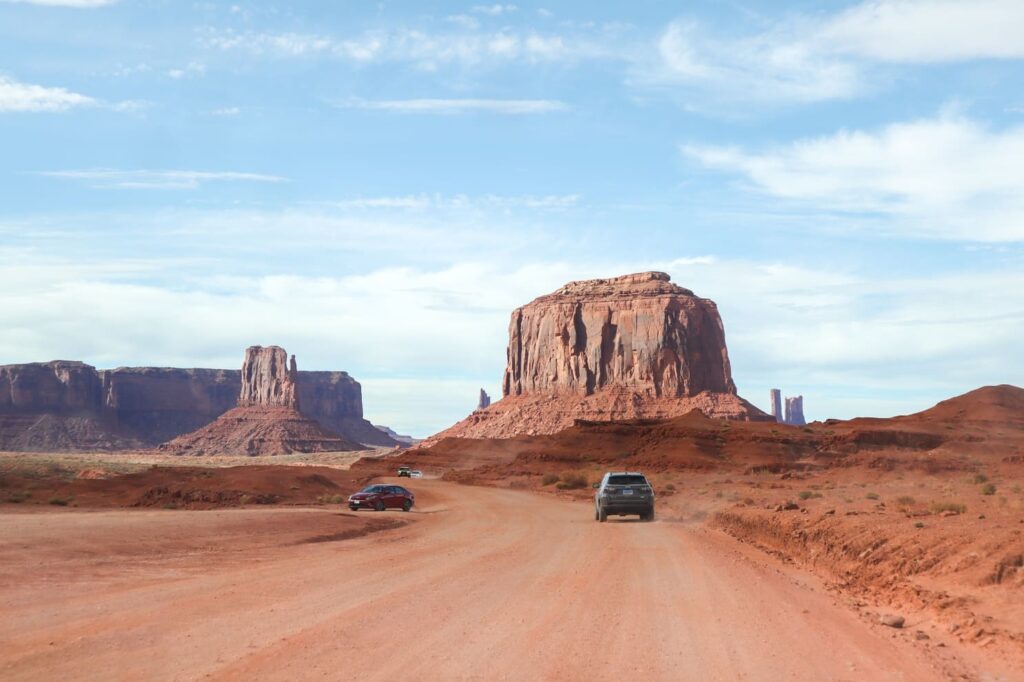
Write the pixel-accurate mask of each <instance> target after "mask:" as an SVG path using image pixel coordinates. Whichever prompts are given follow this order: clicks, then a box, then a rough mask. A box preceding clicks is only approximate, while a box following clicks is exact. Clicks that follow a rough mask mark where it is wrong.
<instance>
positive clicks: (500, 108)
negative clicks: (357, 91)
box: [337, 98, 569, 115]
mask: <svg viewBox="0 0 1024 682" xmlns="http://www.w3.org/2000/svg"><path fill="white" fill-rule="evenodd" d="M337 106H338V107H339V108H341V109H369V110H375V111H395V112H399V113H404V114H415V113H427V114H463V113H469V112H486V113H492V114H510V115H517V114H546V113H550V112H555V111H565V110H567V109H568V108H569V107H568V105H567V104H565V102H560V101H558V100H550V99H443V98H425V99H397V100H365V99H348V100H344V101H342V102H339V103H338V104H337Z"/></svg>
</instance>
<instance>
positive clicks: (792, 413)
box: [785, 395, 807, 426]
mask: <svg viewBox="0 0 1024 682" xmlns="http://www.w3.org/2000/svg"><path fill="white" fill-rule="evenodd" d="M785 420H786V423H787V424H790V425H791V426H804V425H806V424H807V420H806V419H804V397H803V396H802V395H798V396H794V397H790V398H786V418H785Z"/></svg>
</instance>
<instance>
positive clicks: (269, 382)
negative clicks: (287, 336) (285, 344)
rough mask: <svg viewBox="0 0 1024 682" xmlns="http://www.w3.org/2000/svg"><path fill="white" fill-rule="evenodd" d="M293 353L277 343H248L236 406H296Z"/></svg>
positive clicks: (297, 403)
mask: <svg viewBox="0 0 1024 682" xmlns="http://www.w3.org/2000/svg"><path fill="white" fill-rule="evenodd" d="M297 375H298V370H297V369H296V366H295V356H294V355H293V356H292V357H291V361H290V362H289V359H288V353H286V352H285V350H284V348H281V347H280V346H267V347H266V348H264V347H263V346H249V347H248V348H246V349H245V362H244V363H243V364H242V391H241V393H240V394H239V396H238V406H239V407H292V408H295V409H296V410H297V409H299V396H298V392H297V391H296V376H297Z"/></svg>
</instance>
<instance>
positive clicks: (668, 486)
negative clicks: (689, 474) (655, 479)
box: [665, 483, 676, 493]
mask: <svg viewBox="0 0 1024 682" xmlns="http://www.w3.org/2000/svg"><path fill="white" fill-rule="evenodd" d="M665 490H666V491H667V492H670V493H674V492H675V491H676V486H675V484H674V483H666V484H665Z"/></svg>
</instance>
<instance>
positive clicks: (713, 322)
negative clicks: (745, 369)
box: [503, 272, 736, 398]
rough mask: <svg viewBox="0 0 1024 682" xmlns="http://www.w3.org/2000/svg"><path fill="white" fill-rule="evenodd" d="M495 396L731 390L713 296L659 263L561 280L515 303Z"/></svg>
mask: <svg viewBox="0 0 1024 682" xmlns="http://www.w3.org/2000/svg"><path fill="white" fill-rule="evenodd" d="M507 358H508V364H507V366H506V369H505V377H504V383H503V395H504V396H506V397H507V396H524V395H532V394H538V395H551V394H553V393H568V394H576V395H578V396H588V395H593V394H594V393H596V392H598V391H601V390H602V389H606V388H620V389H621V388H625V389H628V390H629V391H631V392H634V393H636V394H637V395H639V396H641V397H643V398H661V397H665V398H683V397H689V396H695V395H697V394H699V393H701V392H704V391H711V392H713V393H733V394H734V393H736V386H735V385H734V384H733V381H732V375H731V369H730V367H729V354H728V351H727V350H726V346H725V331H724V328H723V326H722V320H721V318H720V317H719V315H718V309H717V307H716V306H715V304H714V302H713V301H710V300H708V299H704V298H698V297H697V296H695V295H694V294H693V292H692V291H690V290H688V289H684V288H682V287H680V286H677V285H675V284H672V282H670V281H669V276H668V275H667V274H665V273H663V272H643V273H638V274H634V275H626V276H624V277H615V278H612V279H596V280H587V281H580V282H570V283H569V284H567V285H565V286H564V287H562V288H561V289H559V290H558V291H556V292H554V293H552V294H548V295H547V296H541V297H540V298H538V299H536V300H535V301H533V302H532V303H528V304H527V305H525V306H523V307H521V308H518V309H516V310H515V311H513V313H512V320H511V323H510V325H509V345H508V351H507Z"/></svg>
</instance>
